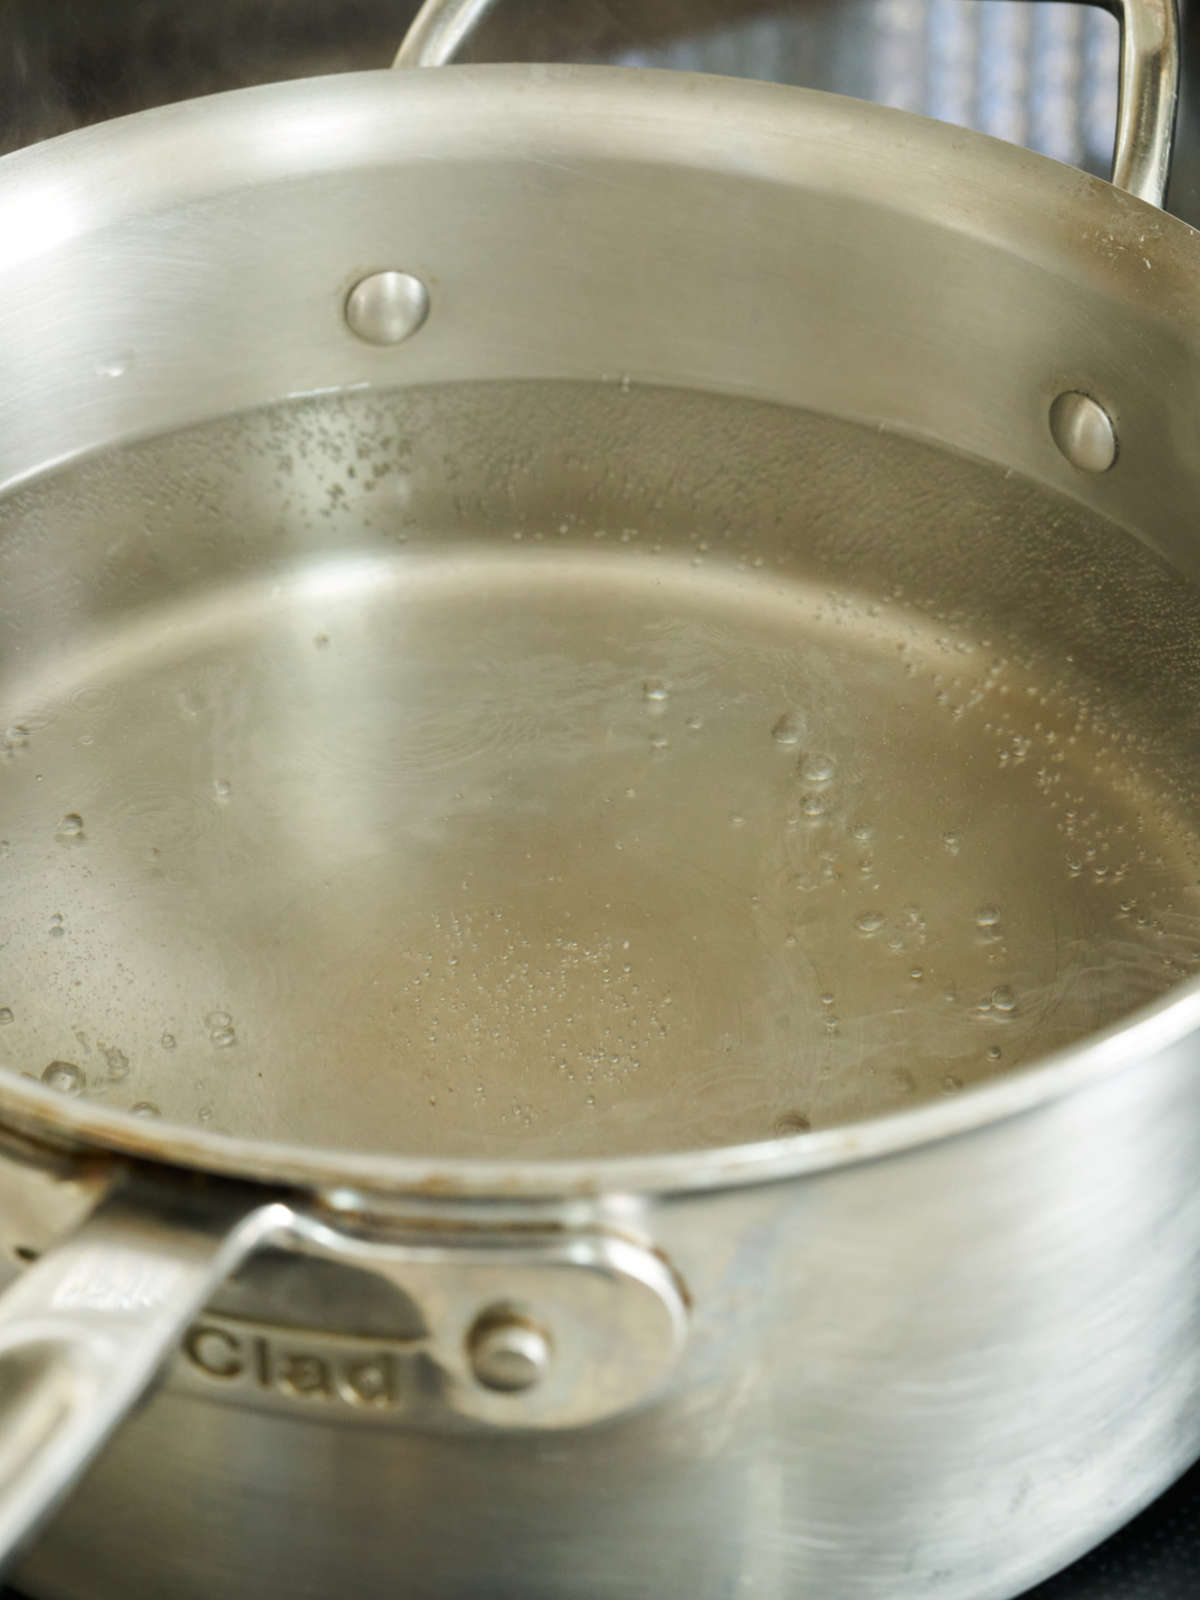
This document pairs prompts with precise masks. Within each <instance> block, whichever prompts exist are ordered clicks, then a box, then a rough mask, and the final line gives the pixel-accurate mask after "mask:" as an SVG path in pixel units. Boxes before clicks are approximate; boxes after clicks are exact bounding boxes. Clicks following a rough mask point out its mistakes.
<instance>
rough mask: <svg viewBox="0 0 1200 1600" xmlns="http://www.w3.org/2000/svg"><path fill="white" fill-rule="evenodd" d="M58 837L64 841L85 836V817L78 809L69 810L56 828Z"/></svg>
mask: <svg viewBox="0 0 1200 1600" xmlns="http://www.w3.org/2000/svg"><path fill="white" fill-rule="evenodd" d="M56 837H57V838H59V839H61V840H63V841H64V842H65V841H67V840H70V839H82V838H83V818H82V817H81V816H80V815H79V813H78V811H68V812H67V814H66V816H65V817H63V819H62V821H61V822H60V823H59V825H58V828H57V829H56Z"/></svg>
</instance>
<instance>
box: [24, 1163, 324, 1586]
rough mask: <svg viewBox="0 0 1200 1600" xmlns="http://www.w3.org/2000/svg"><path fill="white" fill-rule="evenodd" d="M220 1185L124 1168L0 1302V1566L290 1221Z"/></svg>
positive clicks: (287, 1214)
mask: <svg viewBox="0 0 1200 1600" xmlns="http://www.w3.org/2000/svg"><path fill="white" fill-rule="evenodd" d="M264 1193H265V1192H264V1191H263V1190H260V1189H256V1188H254V1187H253V1186H250V1185H241V1184H237V1183H232V1182H228V1181H222V1180H216V1181H211V1182H210V1181H207V1180H196V1181H195V1182H193V1183H186V1182H180V1181H179V1179H178V1178H176V1179H175V1181H173V1182H169V1183H159V1182H156V1181H155V1180H154V1179H153V1178H147V1177H145V1176H142V1175H138V1176H136V1177H134V1176H132V1175H131V1174H128V1173H125V1172H121V1173H119V1174H118V1175H117V1177H116V1179H115V1181H114V1184H113V1186H112V1187H111V1188H110V1189H109V1191H108V1192H107V1194H106V1197H105V1198H104V1199H103V1200H102V1201H101V1202H100V1204H99V1205H98V1206H97V1208H96V1210H95V1211H93V1213H92V1214H91V1216H90V1217H89V1218H88V1220H87V1221H86V1222H85V1223H84V1224H83V1225H82V1227H80V1228H79V1229H78V1230H77V1231H76V1232H75V1233H74V1234H73V1235H72V1236H71V1237H70V1238H69V1239H68V1240H66V1242H65V1243H63V1244H60V1245H57V1246H56V1247H55V1248H54V1249H53V1250H52V1251H50V1252H49V1253H47V1254H46V1255H45V1256H43V1257H42V1259H41V1260H39V1261H38V1262H36V1263H35V1264H34V1265H33V1266H31V1267H30V1268H29V1269H28V1270H27V1271H26V1272H24V1273H23V1274H22V1276H21V1277H20V1278H18V1279H17V1280H16V1282H14V1283H13V1284H12V1285H11V1287H10V1288H8V1289H7V1290H6V1292H5V1293H4V1294H3V1295H2V1296H0V1568H2V1567H3V1566H4V1565H5V1564H6V1563H7V1562H8V1561H10V1560H11V1559H12V1557H13V1556H14V1555H16V1554H18V1553H19V1552H20V1551H21V1550H22V1549H23V1548H24V1547H25V1545H26V1544H27V1543H28V1542H29V1541H30V1540H32V1538H33V1537H34V1536H35V1534H36V1533H37V1532H38V1531H39V1530H40V1529H41V1528H42V1526H43V1525H44V1523H45V1522H46V1521H47V1520H48V1519H49V1518H50V1517H51V1515H52V1514H53V1513H54V1511H55V1510H56V1509H57V1508H58V1506H59V1505H60V1504H61V1502H62V1501H63V1500H64V1499H65V1498H66V1497H67V1495H68V1494H69V1493H70V1491H71V1489H72V1488H74V1486H75V1484H76V1483H77V1482H78V1480H79V1479H80V1478H81V1477H82V1476H83V1474H84V1472H85V1471H86V1470H87V1468H88V1466H89V1465H90V1463H91V1461H92V1459H93V1458H94V1457H95V1456H96V1454H97V1453H98V1452H99V1450H100V1448H101V1446H102V1445H103V1444H104V1443H105V1442H106V1441H107V1440H108V1438H109V1436H110V1435H111V1434H112V1433H113V1431H114V1430H115V1429H116V1427H117V1426H118V1424H119V1423H120V1422H121V1421H123V1419H124V1418H125V1417H126V1416H127V1414H128V1413H129V1412H130V1411H131V1410H132V1409H133V1407H134V1406H135V1405H136V1404H137V1402H138V1400H139V1399H140V1398H141V1396H142V1394H143V1393H144V1392H145V1390H146V1389H147V1388H148V1387H149V1385H150V1383H151V1382H152V1380H153V1379H154V1377H155V1376H156V1374H157V1372H158V1370H159V1368H160V1367H161V1366H162V1365H163V1363H164V1361H165V1360H166V1358H167V1357H168V1356H169V1355H170V1354H171V1352H172V1351H173V1350H174V1348H175V1346H176V1344H177V1343H178V1342H179V1339H180V1337H181V1335H182V1333H183V1331H184V1330H185V1328H186V1327H187V1325H188V1324H189V1323H190V1322H191V1320H192V1318H193V1317H194V1316H195V1315H196V1313H197V1312H198V1311H199V1310H200V1309H201V1307H202V1306H204V1305H205V1303H206V1302H207V1301H208V1299H209V1297H210V1296H211V1294H212V1292H213V1290H214V1289H215V1288H216V1286H217V1285H218V1284H219V1283H220V1282H221V1281H222V1280H223V1279H224V1278H226V1277H227V1276H228V1275H229V1273H230V1272H232V1271H234V1270H235V1268H236V1267H237V1266H238V1264H239V1263H240V1262H241V1261H243V1260H244V1259H245V1257H246V1256H247V1255H249V1254H250V1253H251V1252H252V1251H253V1250H256V1249H258V1248H260V1247H261V1246H262V1245H264V1244H266V1243H267V1242H269V1241H270V1240H271V1239H272V1238H275V1237H277V1236H279V1235H281V1234H285V1233H286V1232H287V1229H288V1228H289V1226H290V1224H291V1223H292V1220H293V1213H292V1211H291V1209H290V1207H289V1206H287V1205H286V1204H285V1203H283V1202H282V1201H280V1200H278V1199H274V1198H270V1197H269V1194H268V1197H267V1198H264Z"/></svg>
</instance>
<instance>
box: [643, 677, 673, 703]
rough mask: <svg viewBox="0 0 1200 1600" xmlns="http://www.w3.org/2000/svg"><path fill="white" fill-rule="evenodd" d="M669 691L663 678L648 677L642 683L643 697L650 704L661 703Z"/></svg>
mask: <svg viewBox="0 0 1200 1600" xmlns="http://www.w3.org/2000/svg"><path fill="white" fill-rule="evenodd" d="M669 693H670V691H669V690H668V688H667V686H666V684H665V683H664V682H663V680H662V679H661V678H647V679H646V680H645V682H644V683H643V684H642V699H643V700H645V701H647V702H648V703H649V704H650V705H661V704H662V702H663V701H664V700H666V698H667V696H668V694H669Z"/></svg>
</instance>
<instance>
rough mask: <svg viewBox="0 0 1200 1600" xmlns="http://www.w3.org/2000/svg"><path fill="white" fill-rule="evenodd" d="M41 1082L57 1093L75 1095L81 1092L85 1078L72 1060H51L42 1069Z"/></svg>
mask: <svg viewBox="0 0 1200 1600" xmlns="http://www.w3.org/2000/svg"><path fill="white" fill-rule="evenodd" d="M42 1082H43V1083H44V1084H45V1085H46V1087H47V1089H55V1090H57V1092H58V1093H59V1094H70V1095H76V1094H82V1093H83V1090H84V1086H85V1084H86V1083H87V1079H86V1077H85V1076H84V1073H83V1069H82V1068H81V1067H77V1066H76V1065H75V1063H74V1062H73V1061H52V1062H51V1063H50V1065H49V1066H48V1067H45V1068H43V1070H42Z"/></svg>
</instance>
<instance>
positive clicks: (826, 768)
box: [800, 753, 834, 783]
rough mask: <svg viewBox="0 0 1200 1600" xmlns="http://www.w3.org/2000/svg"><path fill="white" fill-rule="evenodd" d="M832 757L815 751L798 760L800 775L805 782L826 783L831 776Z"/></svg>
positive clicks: (832, 769)
mask: <svg viewBox="0 0 1200 1600" xmlns="http://www.w3.org/2000/svg"><path fill="white" fill-rule="evenodd" d="M833 771H834V765H833V757H832V756H826V755H820V754H817V753H814V754H810V755H807V756H805V757H804V758H803V759H802V760H801V762H800V776H801V777H802V778H803V779H804V781H805V783H828V782H829V781H830V780H831V778H832V777H833Z"/></svg>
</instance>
